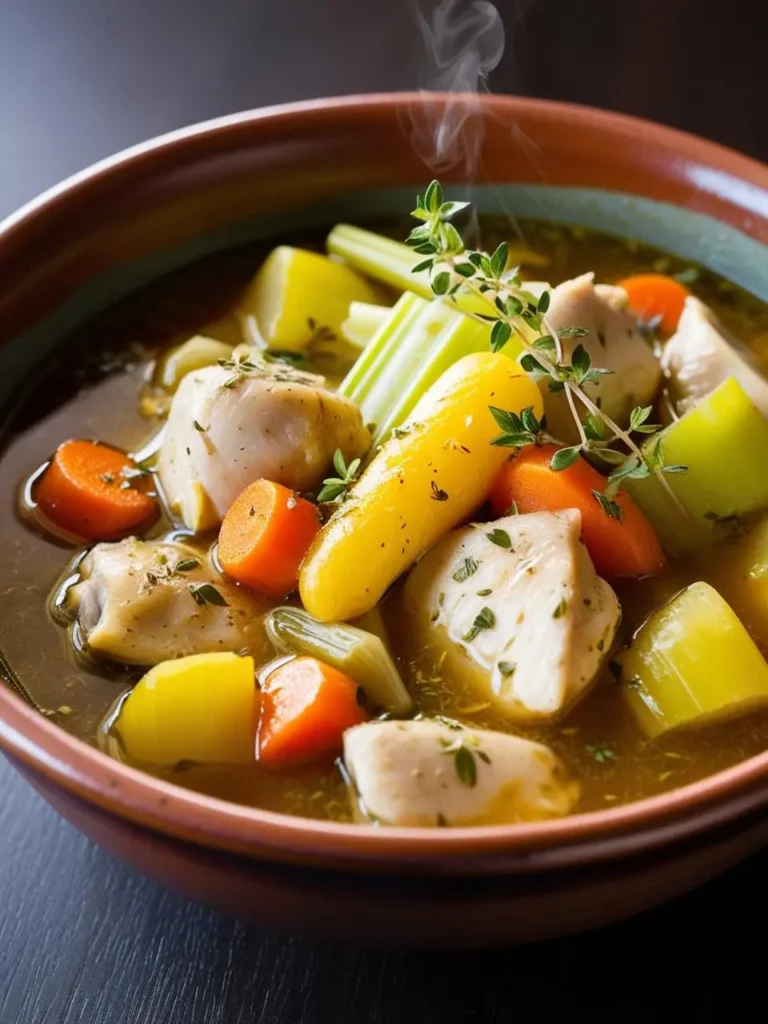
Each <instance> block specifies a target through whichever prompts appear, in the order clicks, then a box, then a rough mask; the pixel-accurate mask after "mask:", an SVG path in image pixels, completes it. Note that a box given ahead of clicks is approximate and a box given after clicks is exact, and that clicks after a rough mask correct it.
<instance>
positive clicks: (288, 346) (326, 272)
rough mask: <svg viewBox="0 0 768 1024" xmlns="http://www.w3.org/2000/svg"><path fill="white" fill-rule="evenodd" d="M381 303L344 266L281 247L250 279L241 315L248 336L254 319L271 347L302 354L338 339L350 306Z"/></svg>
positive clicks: (362, 280)
mask: <svg viewBox="0 0 768 1024" xmlns="http://www.w3.org/2000/svg"><path fill="white" fill-rule="evenodd" d="M380 301H381V293H380V291H379V290H378V289H377V288H375V287H374V286H373V285H372V284H369V282H368V281H366V280H365V278H364V277H363V276H362V275H361V274H358V272H357V271H356V270H353V269H352V268H351V267H349V266H347V265H346V264H344V263H339V262H336V261H335V260H332V259H329V258H328V257H327V256H320V255H319V254H318V253H315V252H309V251H308V250H305V249H294V248H292V247H291V246H288V245H280V246H278V247H277V248H276V249H273V250H272V252H271V253H270V255H269V256H268V257H267V259H266V260H265V261H264V263H263V265H262V267H261V269H260V270H259V272H258V273H257V274H256V276H255V277H254V278H253V280H252V281H251V283H250V285H249V286H248V288H247V290H246V292H245V294H244V296H243V298H242V300H241V302H240V307H239V310H238V312H239V315H240V318H241V320H242V321H243V330H244V336H245V337H246V338H248V339H251V340H252V339H253V337H254V331H253V329H252V324H249V320H252V321H255V324H256V327H257V328H258V333H259V334H260V335H261V337H262V338H263V340H264V342H265V343H266V345H267V346H268V347H269V348H275V349H283V350H286V351H291V352H302V351H304V350H305V349H306V348H307V347H308V346H309V345H310V343H311V342H313V341H315V342H316V341H318V340H328V341H332V340H333V339H335V338H338V337H340V335H341V325H342V323H343V322H344V321H345V320H346V318H347V315H348V313H349V306H350V303H352V302H366V303H372V304H377V303H379V302H380Z"/></svg>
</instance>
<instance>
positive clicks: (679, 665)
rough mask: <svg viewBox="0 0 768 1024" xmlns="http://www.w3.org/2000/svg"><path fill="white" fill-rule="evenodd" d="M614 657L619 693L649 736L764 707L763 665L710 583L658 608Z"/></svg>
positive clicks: (766, 671) (767, 701) (767, 684)
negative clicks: (619, 671) (617, 664)
mask: <svg viewBox="0 0 768 1024" xmlns="http://www.w3.org/2000/svg"><path fill="white" fill-rule="evenodd" d="M619 661H620V663H621V666H622V680H623V681H622V686H623V693H624V697H625V699H626V701H627V703H628V705H629V707H630V709H631V710H632V712H633V714H634V715H635V718H636V719H637V721H638V724H639V725H640V728H641V729H642V730H643V732H644V733H645V734H646V735H647V736H650V737H655V736H660V735H661V734H662V733H666V732H669V731H670V730H672V729H691V728H694V727H697V726H703V725H710V724H711V723H713V722H718V721H722V720H725V719H728V718H734V717H736V716H738V715H742V714H745V713H746V712H748V711H751V710H752V709H754V708H756V707H763V706H768V664H767V663H766V661H765V658H763V656H762V654H761V653H760V651H759V650H758V648H757V645H756V644H755V642H754V640H752V638H751V637H750V635H749V633H747V631H746V629H745V628H744V626H743V625H742V623H741V621H740V620H739V619H738V618H737V616H736V614H735V613H734V611H733V610H732V608H731V607H730V606H729V605H728V604H727V603H726V602H725V601H724V600H723V598H722V597H721V596H720V595H719V594H718V592H717V591H716V590H715V589H714V588H713V587H711V586H710V585H709V584H708V583H694V584H693V585H692V586H690V587H688V588H686V589H685V590H684V591H682V592H681V593H680V594H678V595H677V597H675V598H674V599H673V600H672V601H670V602H669V603H668V604H666V605H665V606H664V607H663V608H661V609H659V611H657V612H655V613H654V614H653V615H652V616H651V617H650V618H649V619H648V621H647V622H646V623H645V624H644V625H643V626H642V627H641V628H640V630H639V631H638V633H637V635H636V636H635V638H634V639H633V641H632V644H631V646H630V647H629V649H628V650H627V651H625V652H624V653H623V654H622V655H621V656H620V658H619Z"/></svg>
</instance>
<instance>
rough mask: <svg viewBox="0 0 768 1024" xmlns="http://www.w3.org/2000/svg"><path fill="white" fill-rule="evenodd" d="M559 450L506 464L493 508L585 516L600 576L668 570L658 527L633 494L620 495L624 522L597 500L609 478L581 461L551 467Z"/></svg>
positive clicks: (528, 453)
mask: <svg viewBox="0 0 768 1024" xmlns="http://www.w3.org/2000/svg"><path fill="white" fill-rule="evenodd" d="M556 451H558V446H557V445H554V444H544V445H541V446H536V445H530V446H529V447H526V448H523V449H522V450H521V451H520V452H519V454H517V455H516V456H515V457H514V458H513V459H511V460H510V461H509V462H507V463H505V464H504V466H503V467H502V469H501V472H500V473H499V475H498V477H497V478H496V481H495V483H494V485H493V490H492V492H491V506H492V508H493V511H494V512H495V513H496V515H503V514H504V513H505V512H507V511H508V510H509V509H510V508H511V507H512V506H513V503H514V504H515V505H516V506H517V510H518V512H522V513H526V512H544V511H551V512H554V511H559V510H561V509H567V508H577V509H578V510H579V512H581V539H582V540H583V542H584V545H585V546H586V548H587V551H588V552H589V554H590V556H591V558H592V561H593V562H594V565H595V569H596V570H597V572H598V573H599V574H600V575H601V576H647V575H651V574H652V573H657V572H659V571H660V570H661V569H662V568H663V566H664V554H663V552H662V550H661V546H660V544H659V541H658V539H657V537H656V534H655V533H654V532H653V527H652V526H651V524H650V523H649V522H648V520H647V519H646V518H645V516H644V515H643V513H642V512H641V511H640V509H639V508H638V507H637V505H636V504H635V503H634V502H633V501H632V499H631V498H630V497H629V495H627V494H624V493H622V492H619V494H618V495H617V496H616V499H615V501H616V503H617V504H618V505H619V507H620V508H621V512H622V516H621V519H615V518H613V517H611V516H609V515H607V514H606V512H605V511H604V510H603V508H602V507H601V506H600V504H599V503H598V501H597V499H596V498H595V496H594V493H593V492H594V491H598V492H602V491H603V489H604V488H605V477H604V476H601V475H600V473H598V472H597V470H596V469H594V468H593V467H592V466H590V464H589V463H588V462H587V461H586V460H585V459H582V458H579V459H578V460H577V461H576V462H574V463H573V465H571V466H569V467H568V468H567V469H561V470H557V471H555V470H554V469H552V468H551V467H550V462H551V461H552V456H553V455H554V454H555V452H556Z"/></svg>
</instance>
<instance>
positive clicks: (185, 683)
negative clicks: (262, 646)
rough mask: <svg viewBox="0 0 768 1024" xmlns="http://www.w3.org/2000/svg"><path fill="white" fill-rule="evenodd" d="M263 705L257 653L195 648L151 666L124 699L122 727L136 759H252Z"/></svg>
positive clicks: (229, 761)
mask: <svg viewBox="0 0 768 1024" xmlns="http://www.w3.org/2000/svg"><path fill="white" fill-rule="evenodd" d="M258 708H259V695H258V690H257V689H256V680H255V674H254V663H253V658H241V657H238V655H236V654H230V653H221V654H193V655H191V656H190V657H188V658H177V659H176V660H174V661H164V662H161V664H159V665H156V666H155V667H154V668H153V669H150V671H149V672H147V674H146V675H145V676H144V678H143V679H141V680H140V682H139V683H138V684H137V685H136V687H135V688H134V690H133V691H132V693H131V695H130V696H129V697H128V699H127V700H126V702H125V704H124V705H123V707H122V709H121V711H120V717H119V719H118V722H117V732H118V733H119V735H120V738H121V739H122V742H123V745H124V747H125V750H126V753H127V754H128V756H129V757H130V758H131V760H134V761H141V762H145V763H148V764H159V765H174V764H178V763H179V762H180V761H195V762H198V763H200V764H249V763H251V762H252V761H254V759H255V736H256V720H257V715H258Z"/></svg>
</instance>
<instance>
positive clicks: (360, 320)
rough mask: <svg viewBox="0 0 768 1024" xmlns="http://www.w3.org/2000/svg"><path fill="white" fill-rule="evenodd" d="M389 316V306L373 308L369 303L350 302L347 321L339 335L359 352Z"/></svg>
mask: <svg viewBox="0 0 768 1024" xmlns="http://www.w3.org/2000/svg"><path fill="white" fill-rule="evenodd" d="M389 314H390V309H389V306H374V305H372V304H371V303H370V302H350V304H349V313H348V315H347V319H346V320H345V321H344V323H343V324H342V325H341V333H342V335H343V336H344V338H346V340H347V341H348V342H349V343H350V345H354V346H355V348H358V349H359V350H360V351H361V352H362V350H363V349H364V348H365V347H366V345H367V344H368V342H369V341H370V340H371V338H373V336H374V335H375V334H376V332H377V331H378V329H379V328H380V327H381V325H382V324H383V323H384V321H385V320H386V319H387V317H388V316H389Z"/></svg>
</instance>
